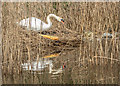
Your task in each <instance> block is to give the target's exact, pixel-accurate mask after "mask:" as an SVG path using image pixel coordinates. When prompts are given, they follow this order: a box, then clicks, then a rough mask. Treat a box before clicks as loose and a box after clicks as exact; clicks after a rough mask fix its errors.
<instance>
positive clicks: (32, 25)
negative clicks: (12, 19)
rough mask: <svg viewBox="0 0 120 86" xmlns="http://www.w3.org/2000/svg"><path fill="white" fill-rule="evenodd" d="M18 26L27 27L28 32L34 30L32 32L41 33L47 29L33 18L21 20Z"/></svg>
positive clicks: (45, 25)
mask: <svg viewBox="0 0 120 86" xmlns="http://www.w3.org/2000/svg"><path fill="white" fill-rule="evenodd" d="M20 25H21V26H25V27H27V29H28V30H34V31H40V30H42V31H43V30H44V29H45V28H46V27H47V24H46V23H44V22H43V21H41V20H40V19H38V18H35V17H31V18H27V19H23V20H21V21H20ZM41 28H42V29H41Z"/></svg>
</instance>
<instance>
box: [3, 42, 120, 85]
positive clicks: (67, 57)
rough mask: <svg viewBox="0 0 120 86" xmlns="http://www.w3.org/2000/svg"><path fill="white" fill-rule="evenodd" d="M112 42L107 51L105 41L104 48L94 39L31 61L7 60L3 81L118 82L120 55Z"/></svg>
mask: <svg viewBox="0 0 120 86" xmlns="http://www.w3.org/2000/svg"><path fill="white" fill-rule="evenodd" d="M109 43H110V42H108V44H107V45H108V46H109V47H107V48H109V50H108V49H107V50H108V52H107V53H106V54H105V52H106V49H104V47H105V46H106V45H104V43H103V45H102V49H103V51H101V50H100V49H101V48H98V49H97V46H98V45H99V42H95V41H94V42H93V41H92V42H89V43H88V42H84V43H83V44H80V47H74V48H71V49H69V50H68V49H65V48H64V49H63V48H62V49H61V51H60V52H58V53H52V54H51V55H46V56H43V57H40V58H37V59H34V60H31V61H28V60H26V61H23V63H19V64H17V62H13V63H10V64H9V65H8V64H6V65H5V63H4V65H3V70H2V80H3V84H99V83H100V84H118V83H119V74H120V72H119V70H120V67H119V66H120V65H119V59H120V54H119V53H118V51H114V49H113V47H115V46H112V45H111V46H110V45H109ZM116 43H119V42H116ZM95 44H96V45H95ZM93 45H94V46H93ZM111 49H113V50H111ZM115 49H116V48H115ZM96 50H98V52H97V53H96ZM101 53H103V54H101ZM115 53H116V55H114V54H115ZM111 54H113V57H112V59H111ZM102 55H104V56H102ZM16 65H18V67H16ZM12 66H13V67H12ZM10 69H11V70H12V71H10V72H9V70H10ZM7 71H8V72H7Z"/></svg>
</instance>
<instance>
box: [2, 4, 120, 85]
mask: <svg viewBox="0 0 120 86" xmlns="http://www.w3.org/2000/svg"><path fill="white" fill-rule="evenodd" d="M119 10H120V7H119V3H117V2H116V3H113V2H109V3H108V2H104V3H97V2H96V3H93V2H90V3H89V2H88V3H85V2H81V3H72V2H63V3H57V2H53V3H50V2H48V3H35V2H33V3H29V2H27V3H26V2H24V3H22V2H20V3H18V2H17V3H6V2H4V3H2V53H3V67H4V66H5V67H6V65H7V68H5V69H4V71H3V72H4V73H6V71H9V73H16V72H17V73H18V74H19V73H20V72H21V69H20V64H21V63H23V62H25V61H32V60H34V59H38V58H39V57H42V56H44V55H47V54H50V53H53V52H55V51H61V53H63V52H64V50H65V49H67V50H68V49H74V48H75V47H79V56H78V57H79V59H78V61H79V62H81V61H82V62H83V64H84V61H85V60H86V59H89V60H90V61H91V62H93V63H95V64H97V63H99V59H101V62H103V60H104V59H107V60H110V61H111V63H114V62H119V60H120V54H119V52H120V48H119V47H120V41H119V40H116V39H114V38H112V39H110V40H107V39H103V40H101V41H98V40H96V38H95V37H96V36H97V37H98V38H101V35H102V34H103V33H104V32H109V28H111V30H112V32H111V33H112V34H114V33H115V32H119V33H120V24H119ZM50 13H54V14H56V15H58V16H60V17H62V18H63V19H64V20H65V24H64V25H62V24H61V23H58V22H57V21H54V20H55V19H52V22H53V26H52V28H51V29H50V30H49V32H51V34H52V31H53V32H56V34H52V35H54V36H58V37H59V38H60V42H59V43H56V41H54V40H50V39H45V38H43V37H41V36H39V33H37V32H34V31H28V30H25V29H23V28H22V27H20V26H18V25H16V22H18V21H20V20H22V19H24V18H27V17H32V16H34V17H37V18H39V19H41V20H42V21H46V17H47V15H49V14H50ZM89 31H91V32H92V34H93V38H92V42H91V40H89V39H91V36H90V38H88V37H89V36H87V38H86V35H85V32H89ZM85 38H86V39H85ZM93 39H94V40H93ZM51 51H52V52H51ZM61 53H60V54H61ZM13 62H14V63H13ZM103 63H104V62H103ZM15 68H17V69H19V70H15ZM14 70H15V71H14ZM73 83H76V81H74V80H73ZM83 83H84V82H83Z"/></svg>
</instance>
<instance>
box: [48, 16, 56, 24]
mask: <svg viewBox="0 0 120 86" xmlns="http://www.w3.org/2000/svg"><path fill="white" fill-rule="evenodd" d="M50 17H54V18H56V19H57V16H56V15H54V14H49V15H48V16H47V22H48V25H50V26H51V25H52V22H51V21H50Z"/></svg>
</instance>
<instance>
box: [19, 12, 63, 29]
mask: <svg viewBox="0 0 120 86" xmlns="http://www.w3.org/2000/svg"><path fill="white" fill-rule="evenodd" d="M50 17H54V18H56V19H57V20H58V21H59V22H62V23H63V24H64V20H63V19H62V18H60V17H58V16H56V15H54V14H49V15H48V16H47V22H48V24H46V23H45V22H43V21H41V20H40V19H38V18H35V17H31V18H27V19H23V20H21V21H20V22H19V23H18V22H17V23H18V24H19V25H21V26H24V27H27V29H28V30H34V31H45V30H48V29H49V28H50V27H51V26H52V22H51V21H50Z"/></svg>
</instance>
